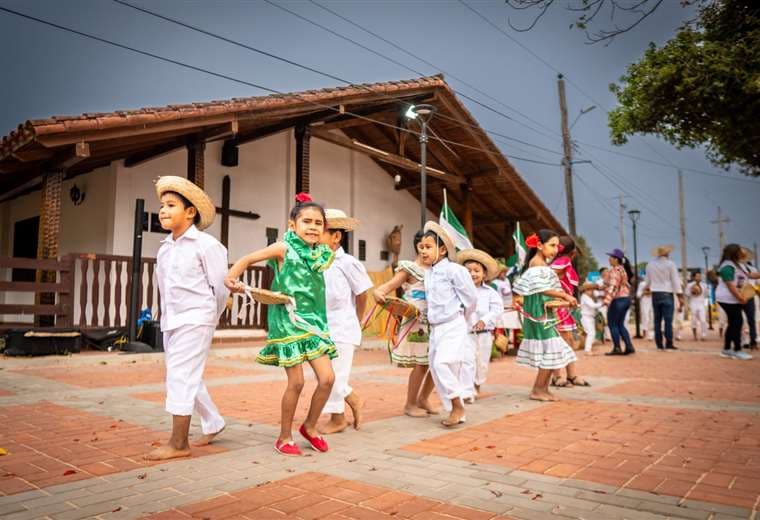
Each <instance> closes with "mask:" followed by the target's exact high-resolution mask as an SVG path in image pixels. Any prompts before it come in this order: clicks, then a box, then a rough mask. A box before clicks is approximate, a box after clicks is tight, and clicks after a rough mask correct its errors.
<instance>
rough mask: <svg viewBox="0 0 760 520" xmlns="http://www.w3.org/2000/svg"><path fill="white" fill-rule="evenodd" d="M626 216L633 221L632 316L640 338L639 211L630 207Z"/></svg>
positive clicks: (637, 335)
mask: <svg viewBox="0 0 760 520" xmlns="http://www.w3.org/2000/svg"><path fill="white" fill-rule="evenodd" d="M628 216H629V217H631V222H632V223H633V272H634V277H633V291H634V293H633V294H634V298H633V302H634V303H635V304H636V308H635V309H634V317H635V318H636V338H637V339H640V338H641V312H640V309H639V298H638V295H639V253H638V251H637V244H636V222H638V220H639V217H640V216H641V211H639V210H637V209H632V210H631V211H629V212H628Z"/></svg>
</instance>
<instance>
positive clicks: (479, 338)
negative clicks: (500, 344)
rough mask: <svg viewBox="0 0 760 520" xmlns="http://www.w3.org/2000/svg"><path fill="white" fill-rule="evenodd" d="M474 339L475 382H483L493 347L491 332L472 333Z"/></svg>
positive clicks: (486, 374) (478, 383)
mask: <svg viewBox="0 0 760 520" xmlns="http://www.w3.org/2000/svg"><path fill="white" fill-rule="evenodd" d="M471 337H472V338H473V339H474V340H475V346H476V348H475V384H476V385H478V386H480V385H482V384H485V382H486V378H487V377H488V366H489V365H490V363H491V350H492V349H493V332H484V333H482V334H473V335H471Z"/></svg>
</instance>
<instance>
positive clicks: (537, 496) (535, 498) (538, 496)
mask: <svg viewBox="0 0 760 520" xmlns="http://www.w3.org/2000/svg"><path fill="white" fill-rule="evenodd" d="M539 498H544V495H542V494H541V493H538V494H536V495H535V496H534V497H533V498H531V500H538V499H539Z"/></svg>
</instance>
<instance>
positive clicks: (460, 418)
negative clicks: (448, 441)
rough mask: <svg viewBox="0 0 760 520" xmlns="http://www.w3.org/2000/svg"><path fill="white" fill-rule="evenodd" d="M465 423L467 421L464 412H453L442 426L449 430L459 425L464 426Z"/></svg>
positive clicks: (443, 421) (442, 422)
mask: <svg viewBox="0 0 760 520" xmlns="http://www.w3.org/2000/svg"><path fill="white" fill-rule="evenodd" d="M464 421H465V418H464V410H462V411H457V410H452V411H451V413H450V414H449V416H448V417H447V418H445V419H444V420H442V421H441V424H442V425H444V426H445V427H447V428H451V427H452V426H457V425H459V424H462V423H463V422H464Z"/></svg>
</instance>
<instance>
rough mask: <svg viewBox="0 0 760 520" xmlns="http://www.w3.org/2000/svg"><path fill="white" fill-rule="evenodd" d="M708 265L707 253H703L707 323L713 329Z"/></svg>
mask: <svg viewBox="0 0 760 520" xmlns="http://www.w3.org/2000/svg"><path fill="white" fill-rule="evenodd" d="M709 269H710V266H709V263H708V262H707V253H705V287H707V324H708V328H709V329H710V330H713V324H712V302H711V301H710V278H709V277H708V276H707V271H709Z"/></svg>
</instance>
